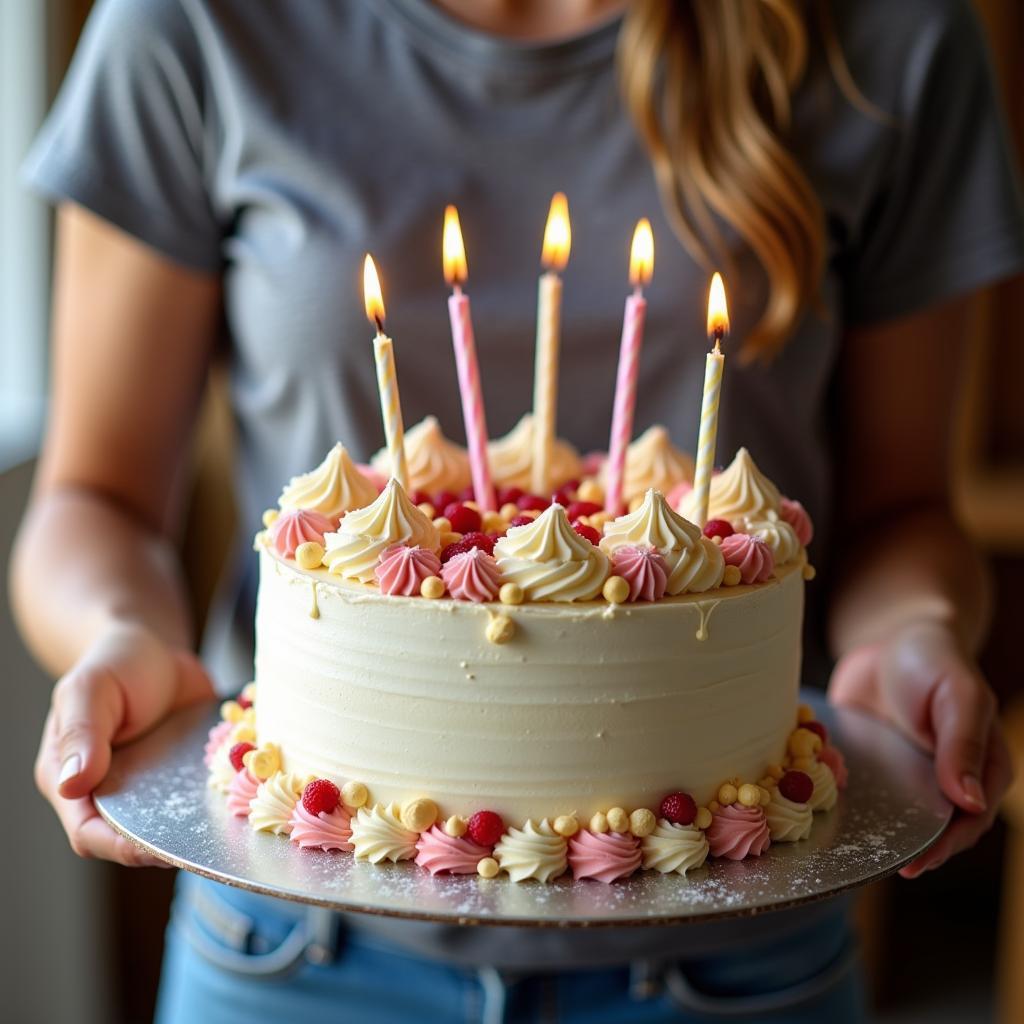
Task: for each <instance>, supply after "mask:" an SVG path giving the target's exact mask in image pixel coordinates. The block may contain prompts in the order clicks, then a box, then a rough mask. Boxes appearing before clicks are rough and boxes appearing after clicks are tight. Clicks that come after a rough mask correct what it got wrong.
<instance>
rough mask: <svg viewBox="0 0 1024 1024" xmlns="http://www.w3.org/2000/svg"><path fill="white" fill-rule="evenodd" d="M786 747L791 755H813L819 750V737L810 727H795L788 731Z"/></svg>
mask: <svg viewBox="0 0 1024 1024" xmlns="http://www.w3.org/2000/svg"><path fill="white" fill-rule="evenodd" d="M787 748H788V750H789V753H790V754H791V755H792V756H793V757H813V756H814V755H815V754H817V753H818V751H819V750H821V737H820V736H819V735H818V734H817V733H816V732H811V730H810V729H796V730H794V731H793V732H792V733H790V736H789V743H788V744H787Z"/></svg>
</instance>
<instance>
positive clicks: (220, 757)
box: [209, 742, 236, 793]
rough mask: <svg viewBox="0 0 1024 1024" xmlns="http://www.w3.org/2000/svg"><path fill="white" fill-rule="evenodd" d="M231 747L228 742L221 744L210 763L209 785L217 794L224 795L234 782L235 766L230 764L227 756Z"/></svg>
mask: <svg viewBox="0 0 1024 1024" xmlns="http://www.w3.org/2000/svg"><path fill="white" fill-rule="evenodd" d="M233 745H234V744H232V743H230V742H224V743H222V744H221V745H220V746H219V747H218V748H217V751H216V753H214V755H213V759H212V760H211V761H210V778H209V784H210V786H211V787H212V788H213V789H215V790H217V792H218V793H226V792H227V791H228V790H229V789H230V788H231V783H232V782H234V780H235V775H236V772H235V766H234V765H233V764H232V763H231V758H230V757H229V756H228V754H229V753H230V752H231V747H232V746H233Z"/></svg>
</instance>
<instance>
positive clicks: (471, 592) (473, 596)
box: [441, 548, 501, 604]
mask: <svg viewBox="0 0 1024 1024" xmlns="http://www.w3.org/2000/svg"><path fill="white" fill-rule="evenodd" d="M441 578H442V579H443V580H444V583H445V586H446V587H447V588H448V593H449V594H451V596H452V597H454V598H455V599H456V600H457V601H475V602H476V603H478V604H479V603H481V602H483V601H493V600H494V599H495V598H496V597H497V596H498V591H499V590H500V589H501V572H500V570H499V569H498V563H497V562H495V560H494V558H493V557H492V556H491V555H489V554H487V552H486V551H484V550H483V549H482V548H471V549H470V550H469V551H464V552H463V553H462V554H458V555H455V556H454V557H453V558H450V559H449V560H448V561H447V562H445V565H444V569H442V570H441Z"/></svg>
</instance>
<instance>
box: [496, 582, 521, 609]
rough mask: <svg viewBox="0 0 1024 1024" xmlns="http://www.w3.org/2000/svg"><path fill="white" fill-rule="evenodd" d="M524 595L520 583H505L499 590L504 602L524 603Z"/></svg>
mask: <svg viewBox="0 0 1024 1024" xmlns="http://www.w3.org/2000/svg"><path fill="white" fill-rule="evenodd" d="M523 596H524V595H523V588H522V587H521V586H519V584H518V583H503V584H502V585H501V590H499V591H498V599H499V600H500V601H501V603H502V604H522V603H523Z"/></svg>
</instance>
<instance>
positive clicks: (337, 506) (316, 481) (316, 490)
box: [278, 441, 377, 521]
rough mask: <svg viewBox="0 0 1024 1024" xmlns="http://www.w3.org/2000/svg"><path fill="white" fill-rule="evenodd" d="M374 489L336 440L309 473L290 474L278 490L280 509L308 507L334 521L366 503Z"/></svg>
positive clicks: (375, 493)
mask: <svg viewBox="0 0 1024 1024" xmlns="http://www.w3.org/2000/svg"><path fill="white" fill-rule="evenodd" d="M376 497H377V488H376V487H374V486H373V484H372V483H371V482H370V481H369V480H367V479H366V477H364V476H363V474H362V473H360V472H359V470H358V469H356V466H355V463H354V462H353V461H352V459H351V458H350V457H349V454H348V452H347V451H346V450H345V446H344V445H343V444H341V442H340V441H339V442H338V444H336V445H335V446H334V447H333V448H332V449H331V450H330V451H329V452H328V453H327V458H325V459H324V461H323V462H321V463H320V465H319V466H317V468H316V469H314V470H312V472H309V473H304V474H303V475H302V476H294V477H292V479H291V481H290V482H289V484H288V486H287V487H285V489H284V490H283V491H282V492H281V497H280V498H279V499H278V504H279V505H280V506H281V508H282V509H286V510H288V509H309V510H310V511H312V512H319V513H320V514H321V515H322V516H326V517H327V518H328V519H333V520H335V521H337V520H338V519H339V518H341V516H343V515H344V514H345V513H346V512H349V511H351V510H352V509H354V508H362V507H363V506H364V505H369V504H370V502H371V501H373V499H374V498H376Z"/></svg>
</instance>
